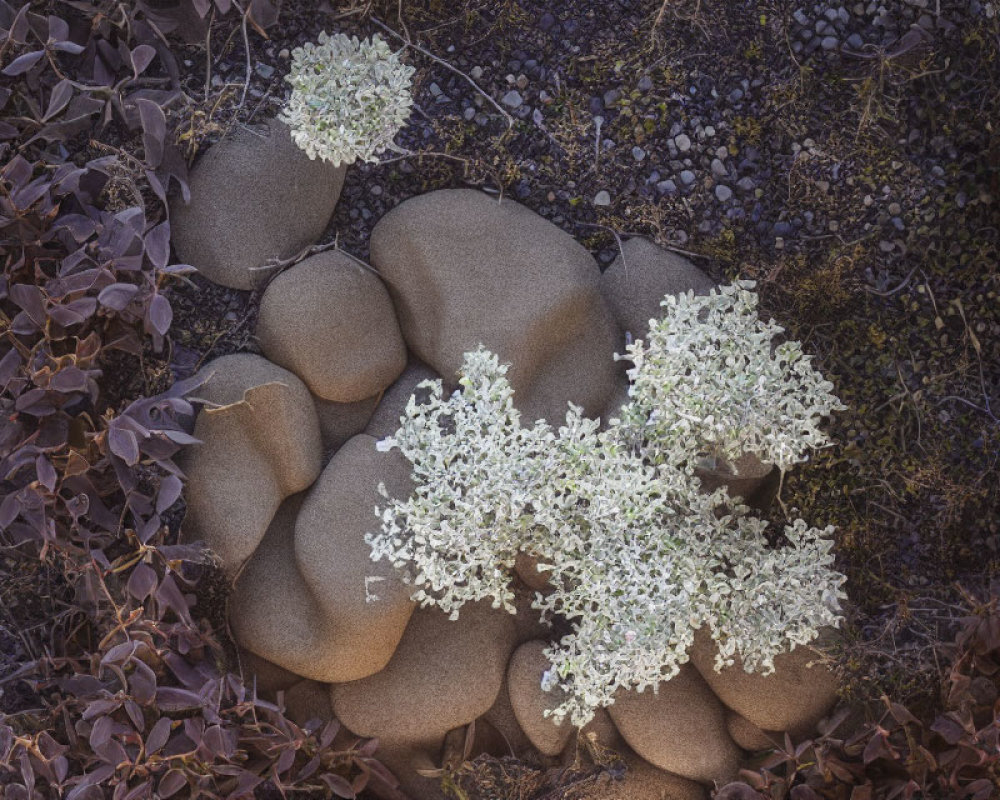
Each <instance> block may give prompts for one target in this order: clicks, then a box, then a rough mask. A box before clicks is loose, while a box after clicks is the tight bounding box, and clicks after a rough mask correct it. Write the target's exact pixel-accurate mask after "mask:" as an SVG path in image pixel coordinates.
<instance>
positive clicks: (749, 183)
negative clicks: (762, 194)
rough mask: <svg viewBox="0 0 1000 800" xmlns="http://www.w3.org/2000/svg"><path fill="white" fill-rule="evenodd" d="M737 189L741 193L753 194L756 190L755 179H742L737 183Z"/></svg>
mask: <svg viewBox="0 0 1000 800" xmlns="http://www.w3.org/2000/svg"><path fill="white" fill-rule="evenodd" d="M736 188H737V189H739V190H740V191H741V192H752V191H753V190H754V188H755V186H754V182H753V178H740V179H739V180H738V181H736Z"/></svg>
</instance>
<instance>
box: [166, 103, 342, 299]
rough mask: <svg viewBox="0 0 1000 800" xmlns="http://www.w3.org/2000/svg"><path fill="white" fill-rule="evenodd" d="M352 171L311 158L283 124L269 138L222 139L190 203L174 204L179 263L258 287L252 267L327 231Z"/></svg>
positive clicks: (200, 168) (200, 166) (205, 160)
mask: <svg viewBox="0 0 1000 800" xmlns="http://www.w3.org/2000/svg"><path fill="white" fill-rule="evenodd" d="M346 169H347V168H346V166H340V167H333V166H331V165H330V164H329V163H328V162H325V161H313V160H310V158H309V156H307V155H306V154H305V152H304V151H303V150H302V149H300V148H299V147H298V145H296V144H295V143H294V142H293V141H292V138H291V135H290V133H289V130H288V127H287V126H286V125H284V124H283V123H281V122H278V121H276V120H271V122H270V123H269V128H268V132H267V133H266V134H265V135H261V134H258V133H254V132H251V131H243V132H240V133H237V134H236V135H234V136H233V137H232V138H229V139H225V140H223V141H221V142H219V143H218V144H216V145H214V146H213V147H211V148H210V149H209V150H208V152H207V153H205V155H204V156H202V157H201V158H200V159H199V160H198V162H197V163H196V164H195V166H194V168H193V169H192V170H191V175H190V180H189V183H190V186H191V202H190V203H188V204H186V205H185V204H184V203H183V202H182V201H181V200H180V199H175V200H174V201H173V202H172V203H171V207H170V226H171V234H172V236H171V239H172V242H173V245H174V247H175V248H176V250H177V255H178V258H179V259H180V260H181V261H182V262H185V263H188V264H193V265H194V266H195V267H197V268H198V271H199V272H201V273H202V275H204V276H205V277H206V278H208V279H209V280H211V281H214V282H215V283H220V284H222V285H223V286H228V287H230V288H232V289H252V288H253V287H254V273H253V272H251V268H253V267H262V266H264V265H265V264H266V263H267V262H268V261H270V260H272V259H283V258H290V257H291V256H293V255H295V254H296V253H298V252H299V251H301V250H302V249H303V248H304V247H306V246H307V245H310V244H312V243H313V242H315V241H316V240H317V239H319V237H320V236H321V235H322V234H323V231H324V230H325V229H326V225H327V223H328V222H329V221H330V217H331V215H332V214H333V209H334V206H336V205H337V200H338V198H339V197H340V190H341V187H342V186H343V183H344V174H345V172H346Z"/></svg>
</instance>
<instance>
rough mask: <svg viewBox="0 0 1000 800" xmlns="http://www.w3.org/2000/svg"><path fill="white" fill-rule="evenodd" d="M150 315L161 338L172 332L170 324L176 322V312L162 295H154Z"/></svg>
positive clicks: (152, 323)
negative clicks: (169, 331)
mask: <svg viewBox="0 0 1000 800" xmlns="http://www.w3.org/2000/svg"><path fill="white" fill-rule="evenodd" d="M148 314H149V322H150V324H151V325H152V326H153V329H154V330H155V331H156V332H157V333H158V334H160V335H161V336H165V335H166V333H167V331H168V330H170V323H171V322H173V320H174V312H173V309H171V308H170V302H169V301H168V300H167V298H166V297H164V296H163V295H162V294H154V295H153V299H152V300H151V301H150V303H149V312H148Z"/></svg>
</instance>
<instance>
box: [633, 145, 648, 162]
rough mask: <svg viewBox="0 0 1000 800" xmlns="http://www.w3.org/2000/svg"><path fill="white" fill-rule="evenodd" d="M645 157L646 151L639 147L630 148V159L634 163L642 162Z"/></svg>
mask: <svg viewBox="0 0 1000 800" xmlns="http://www.w3.org/2000/svg"><path fill="white" fill-rule="evenodd" d="M645 157H646V151H645V150H643V149H642V148H641V147H633V148H632V158H634V159H635V160H636V161H642V160H643V159H644V158H645Z"/></svg>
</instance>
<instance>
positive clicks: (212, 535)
mask: <svg viewBox="0 0 1000 800" xmlns="http://www.w3.org/2000/svg"><path fill="white" fill-rule="evenodd" d="M201 374H202V375H208V376H209V377H208V380H207V381H206V382H205V384H204V385H202V386H201V387H199V388H198V390H197V393H196V394H197V396H198V397H199V398H202V399H204V400H206V401H208V405H207V406H206V407H205V408H203V409H202V411H201V412H200V413H199V415H198V420H197V422H196V423H195V429H194V435H195V437H196V438H197V439H199V440H201V442H202V443H201V444H200V445H193V446H191V447H188V448H186V449H185V452H184V454H183V456H182V459H181V465H182V468H183V469H184V471H185V472H186V473H187V477H188V488H187V491H186V493H185V496H186V499H187V517H186V519H185V521H184V537H185V539H186V540H188V541H195V540H199V539H203V540H204V541H205V542H206V543H207V544H208V545H209V547H211V548H212V549H213V550H214V551H215V552H216V553H217V554H218V556H219V558H220V559H221V560H222V564H223V568H224V569H225V570H226V571H227V572H228V573H229V574H233V573H235V571H236V570H237V569H238V568H239V566H240V564H242V563H243V562H244V561H245V560H246V559H247V558H249V557H250V555H251V554H252V553H253V551H254V550H255V549H256V547H257V545H258V544H259V543H260V540H261V539H262V538H263V536H264V532H265V531H266V530H267V527H268V525H270V524H271V519H272V518H273V517H274V513H275V512H276V511H277V510H278V506H279V505H281V501H282V500H284V499H285V498H286V497H288V496H289V495H291V494H294V493H295V492H300V491H302V490H303V489H305V488H306V487H307V486H309V485H310V484H311V483H312V482H313V481H314V480H315V479H316V477H317V476H318V475H319V470H320V464H321V459H322V448H321V444H320V438H319V421H318V419H317V417H316V410H315V408H314V407H313V401H312V397H311V396H310V395H309V390H308V389H306V387H305V385H304V384H303V383H302V381H300V380H299V379H298V378H297V377H295V375H293V374H292V373H290V372H288V371H287V370H284V369H282V368H281V367H279V366H277V365H276V364H272V363H271V362H270V361H268V360H267V359H265V358H261V357H260V356H257V355H252V354H250V353H240V354H237V355H230V356H223V357H222V358H217V359H216V360H215V361H212V362H211V363H210V364H208V365H207V366H205V367H204V368H203V370H202V372H201Z"/></svg>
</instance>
